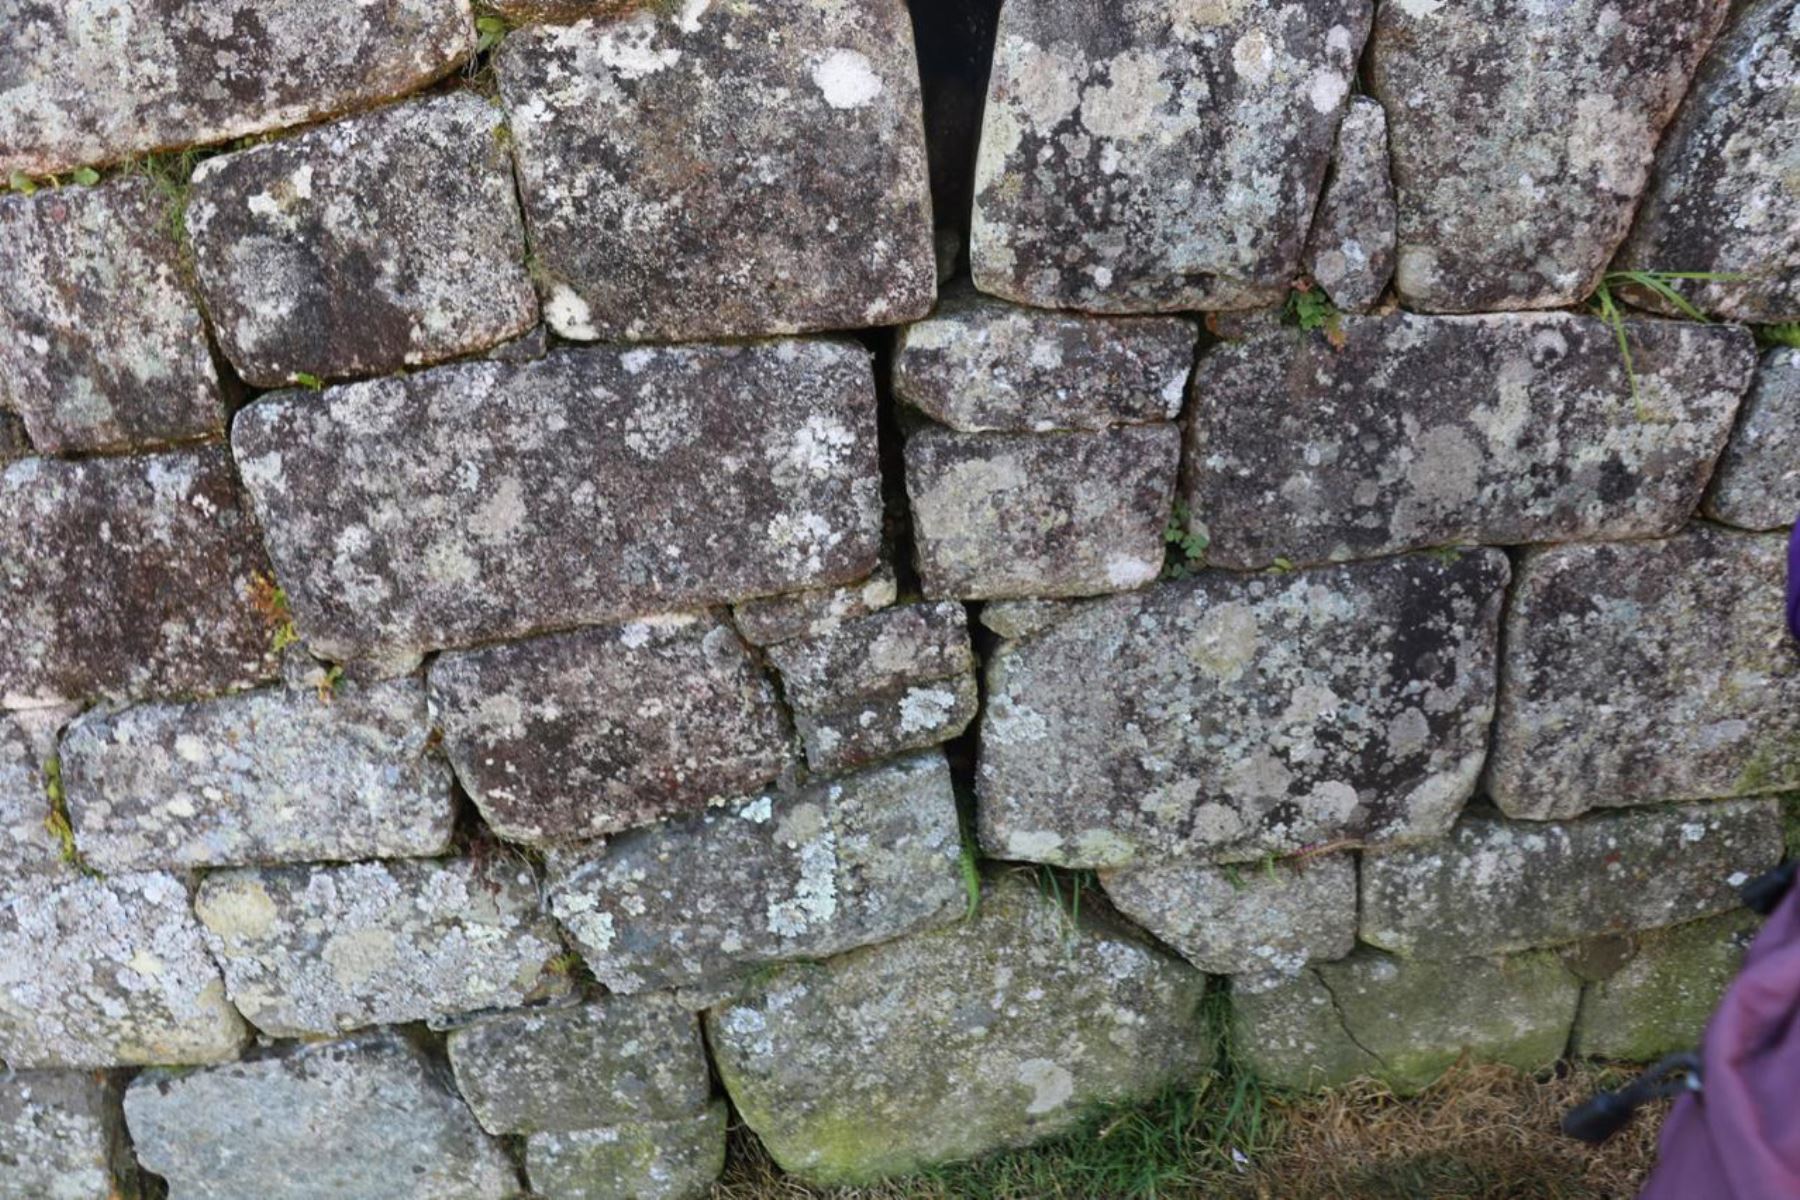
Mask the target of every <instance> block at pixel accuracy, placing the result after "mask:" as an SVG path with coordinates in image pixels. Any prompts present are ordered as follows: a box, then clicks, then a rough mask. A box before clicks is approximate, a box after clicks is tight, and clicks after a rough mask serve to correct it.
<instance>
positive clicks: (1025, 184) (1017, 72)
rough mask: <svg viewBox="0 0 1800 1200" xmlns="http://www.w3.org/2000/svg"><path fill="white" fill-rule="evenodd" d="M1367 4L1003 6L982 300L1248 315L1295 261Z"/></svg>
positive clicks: (1271, 297)
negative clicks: (1233, 310) (1230, 311)
mask: <svg viewBox="0 0 1800 1200" xmlns="http://www.w3.org/2000/svg"><path fill="white" fill-rule="evenodd" d="M1371 7H1372V5H1371V4H1370V3H1369V0H1313V2H1311V3H1304V4H1302V3H1295V2H1293V0H1233V2H1232V3H1226V4H1222V3H1199V4H1196V3H1193V2H1192V0H1121V2H1119V3H1115V4H1092V3H1087V2H1086V0H1010V2H1009V3H1008V4H1007V5H1006V6H1005V8H1003V9H1002V10H1001V14H1000V29H999V34H998V40H997V43H996V47H995V53H994V70H993V75H992V77H991V79H990V81H989V84H988V104H987V113H986V118H985V121H984V123H983V126H982V131H981V150H980V154H979V156H978V160H977V163H976V168H975V216H974V228H973V232H972V237H971V244H970V259H971V263H972V266H973V269H974V275H975V284H976V286H977V287H979V288H980V289H981V290H982V291H984V292H991V293H993V294H994V295H997V296H1004V297H1006V298H1008V299H1011V300H1017V301H1019V302H1021V303H1025V304H1036V305H1040V306H1043V307H1051V308H1058V307H1060V308H1084V309H1089V310H1091V311H1095V312H1173V311H1177V310H1187V309H1228V308H1254V307H1257V306H1259V305H1262V304H1268V303H1270V302H1272V301H1279V300H1280V298H1281V296H1282V294H1283V292H1284V291H1285V290H1286V288H1287V286H1288V283H1289V281H1290V280H1292V279H1293V278H1294V276H1295V275H1297V274H1298V273H1299V268H1300V256H1301V250H1302V248H1303V245H1304V243H1305V241H1306V232H1307V227H1308V225H1309V224H1310V223H1311V219H1312V214H1313V206H1314V202H1315V200H1316V198H1317V197H1318V194H1319V188H1320V185H1321V184H1322V183H1323V182H1324V180H1325V172H1326V168H1327V166H1328V164H1329V162H1330V159H1331V146H1332V138H1333V135H1334V134H1335V133H1336V132H1337V127H1338V121H1339V118H1340V117H1341V116H1342V114H1343V111H1344V101H1345V98H1346V97H1347V96H1348V95H1349V94H1350V85H1351V81H1352V79H1353V77H1354V75H1355V71H1356V60H1357V56H1358V54H1359V53H1360V52H1361V49H1362V44H1363V40H1364V38H1366V37H1367V35H1368V32H1369V21H1370V9H1371Z"/></svg>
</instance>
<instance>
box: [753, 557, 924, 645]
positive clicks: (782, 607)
mask: <svg viewBox="0 0 1800 1200" xmlns="http://www.w3.org/2000/svg"><path fill="white" fill-rule="evenodd" d="M899 597H900V589H899V582H898V581H897V580H896V578H895V576H894V568H893V566H892V565H891V564H889V563H885V562H884V563H882V564H881V565H880V566H879V567H877V568H876V569H875V573H874V574H872V575H870V576H869V577H868V578H867V579H865V580H863V581H861V582H860V583H849V584H844V585H843V586H841V587H831V588H812V589H809V590H807V591H803V592H788V593H786V594H784V595H780V596H761V597H758V598H757V599H755V600H745V601H743V602H741V603H739V604H736V605H734V606H733V607H732V610H731V618H732V621H733V622H734V623H735V624H736V625H737V628H738V632H739V633H741V634H743V635H744V640H745V641H746V642H749V643H750V644H751V645H752V646H773V645H775V644H776V643H777V642H786V641H791V640H793V639H794V638H810V637H823V636H824V635H825V634H828V633H830V632H832V631H833V630H835V629H837V628H838V627H839V626H841V625H843V623H844V622H846V621H852V620H855V619H856V618H857V617H866V616H868V615H869V614H870V613H872V612H880V611H881V610H882V609H884V608H886V607H887V606H888V605H890V604H892V603H894V601H895V600H897V599H899Z"/></svg>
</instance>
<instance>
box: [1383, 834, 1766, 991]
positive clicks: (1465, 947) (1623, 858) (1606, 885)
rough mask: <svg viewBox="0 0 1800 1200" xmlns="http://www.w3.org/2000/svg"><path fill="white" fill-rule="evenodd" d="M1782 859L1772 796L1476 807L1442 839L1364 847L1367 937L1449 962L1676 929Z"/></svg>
mask: <svg viewBox="0 0 1800 1200" xmlns="http://www.w3.org/2000/svg"><path fill="white" fill-rule="evenodd" d="M1781 856H1782V844H1781V818H1780V816H1779V814H1778V813H1777V811H1776V805H1775V802H1774V801H1772V800H1727V801H1719V802H1716V803H1712V804H1691V805H1683V806H1677V807H1673V808H1659V809H1651V810H1646V811H1643V812H1631V813H1611V814H1607V815H1604V816H1594V817H1588V818H1586V819H1584V820H1580V821H1567V822H1513V821H1501V820H1496V819H1493V818H1489V817H1470V818H1468V819H1467V820H1464V821H1462V822H1461V823H1460V824H1458V825H1457V827H1456V828H1455V829H1454V830H1453V831H1452V832H1451V834H1450V836H1449V837H1448V838H1447V839H1445V840H1443V841H1441V842H1434V843H1431V844H1428V845H1422V846H1413V847H1405V848H1402V849H1390V850H1383V851H1379V852H1374V853H1368V854H1365V855H1364V856H1363V862H1362V927H1361V933H1362V940H1363V941H1365V942H1369V943H1371V944H1372V945H1376V946H1380V947H1382V948H1383V949H1387V950H1392V951H1394V952H1396V953H1398V954H1403V955H1408V956H1413V957H1418V958H1426V959H1451V958H1462V957H1465V956H1467V955H1471V954H1495V953H1501V952H1504V951H1509V950H1523V949H1528V948H1530V947H1534V946H1553V945H1556V944H1558V943H1561V942H1573V941H1578V940H1580V939H1582V938H1588V937H1597V936H1600V935H1603V934H1611V933H1623V932H1630V931H1633V930H1639V929H1655V928H1659V927H1661V926H1665V925H1677V924H1680V923H1681V922H1683V921H1692V920H1695V919H1697V918H1700V917H1705V916H1711V915H1713V914H1715V913H1722V912H1727V911H1729V910H1731V909H1733V908H1735V907H1737V905H1738V896H1737V888H1738V886H1739V885H1741V884H1742V883H1744V881H1746V880H1748V879H1750V878H1751V877H1753V876H1755V875H1758V874H1760V873H1761V872H1763V871H1766V870H1768V869H1769V868H1770V867H1773V866H1774V865H1775V864H1776V863H1777V862H1780V861H1781Z"/></svg>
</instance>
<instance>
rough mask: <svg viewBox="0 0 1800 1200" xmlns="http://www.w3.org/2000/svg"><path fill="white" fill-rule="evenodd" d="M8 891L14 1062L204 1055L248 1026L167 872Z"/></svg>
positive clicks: (221, 1049)
mask: <svg viewBox="0 0 1800 1200" xmlns="http://www.w3.org/2000/svg"><path fill="white" fill-rule="evenodd" d="M8 892H9V893H10V894H5V895H0V1061H4V1062H6V1063H7V1064H8V1065H9V1066H11V1067H14V1068H30V1067H111V1066H121V1065H139V1064H145V1063H208V1062H219V1061H222V1060H224V1059H228V1058H233V1057H235V1056H236V1054H237V1052H238V1049H239V1048H240V1047H241V1046H242V1045H243V1044H244V1042H245V1040H246V1039H247V1037H248V1031H247V1030H246V1029H245V1028H244V1022H243V1021H242V1020H241V1019H240V1018H239V1017H238V1014H237V1013H236V1012H235V1011H234V1010H233V1009H232V1007H231V1005H230V1004H228V1003H226V1001H225V985H224V983H223V981H221V980H220V978H219V968H218V967H217V966H215V965H214V964H213V960H212V959H211V958H210V957H209V956H208V955H207V952H206V946H205V945H204V943H203V942H202V941H201V936H200V927H199V926H198V925H197V924H195V922H194V914H193V912H192V911H191V910H190V909H189V908H188V893H187V885H186V884H185V883H184V882H183V881H182V880H181V879H180V878H179V877H177V876H174V875H165V874H160V873H147V874H137V875H109V876H107V877H106V878H104V879H99V878H94V877H92V876H86V875H72V876H70V877H66V878H63V879H62V880H61V881H59V882H57V883H55V885H54V886H49V885H47V884H33V885H31V886H29V887H24V888H19V889H16V890H15V889H10V888H9V889H8Z"/></svg>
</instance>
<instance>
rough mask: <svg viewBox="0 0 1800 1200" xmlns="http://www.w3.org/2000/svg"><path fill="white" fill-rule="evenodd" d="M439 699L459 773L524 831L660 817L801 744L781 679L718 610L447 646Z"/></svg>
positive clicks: (478, 800)
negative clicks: (780, 695)
mask: <svg viewBox="0 0 1800 1200" xmlns="http://www.w3.org/2000/svg"><path fill="white" fill-rule="evenodd" d="M431 699H432V708H433V710H434V711H435V712H436V713H437V714H438V716H439V718H440V720H441V721H442V722H443V730H444V749H445V751H446V753H448V754H449V756H450V761H451V762H452V763H454V764H455V765H456V773H457V776H458V777H459V778H460V779H461V780H462V783H463V786H464V787H466V788H467V789H468V790H469V795H470V797H471V798H472V799H473V800H474V801H475V804H476V806H477V807H478V808H480V809H481V814H482V816H483V817H485V818H487V823H488V825H489V827H490V828H491V829H493V831H494V832H495V833H497V834H498V835H499V836H501V837H503V838H507V839H509V840H511V841H521V842H533V843H543V842H549V841H557V840H570V839H577V838H590V837H597V836H599V835H601V834H604V833H612V832H614V831H616V830H620V829H628V828H630V827H632V826H634V825H647V824H649V823H650V822H652V821H656V820H658V819H660V818H662V817H665V816H668V815H670V814H671V813H677V812H685V811H687V810H689V809H695V808H700V807H702V806H704V805H705V804H706V803H707V802H709V801H713V800H718V799H720V798H721V797H726V796H737V795H742V794H743V793H745V792H748V791H751V790H753V789H755V788H758V787H761V786H762V785H763V784H765V783H768V782H769V781H770V780H772V779H774V778H775V777H776V776H778V775H780V774H781V772H782V770H783V768H785V767H786V766H787V765H788V763H789V760H790V754H791V751H790V749H789V743H788V731H787V722H786V720H785V719H784V718H783V715H782V712H781V708H780V705H779V704H778V703H777V702H776V699H775V690H774V688H773V687H772V686H770V684H769V681H768V679H767V678H765V677H764V675H763V673H762V672H761V671H760V670H758V669H757V667H756V665H755V664H754V663H753V662H751V660H750V653H749V650H748V649H747V648H746V647H745V646H744V643H743V641H742V640H741V639H740V638H739V637H738V635H737V634H736V632H734V631H733V630H732V628H731V626H729V625H727V624H725V623H724V622H723V621H721V620H720V619H718V618H717V617H713V616H705V615H692V614H683V615H669V616H662V617H653V618H650V619H648V620H643V621H634V622H631V623H629V624H626V625H618V626H602V627H598V628H593V629H580V630H576V631H575V632H573V633H559V634H552V635H550V636H549V637H541V638H532V639H530V640H529V641H523V642H509V643H504V644H501V645H498V646H490V647H486V648H484V649H480V650H469V651H460V652H455V653H450V654H444V655H441V656H440V657H439V658H438V659H437V661H436V662H435V663H433V664H432V667H431Z"/></svg>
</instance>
